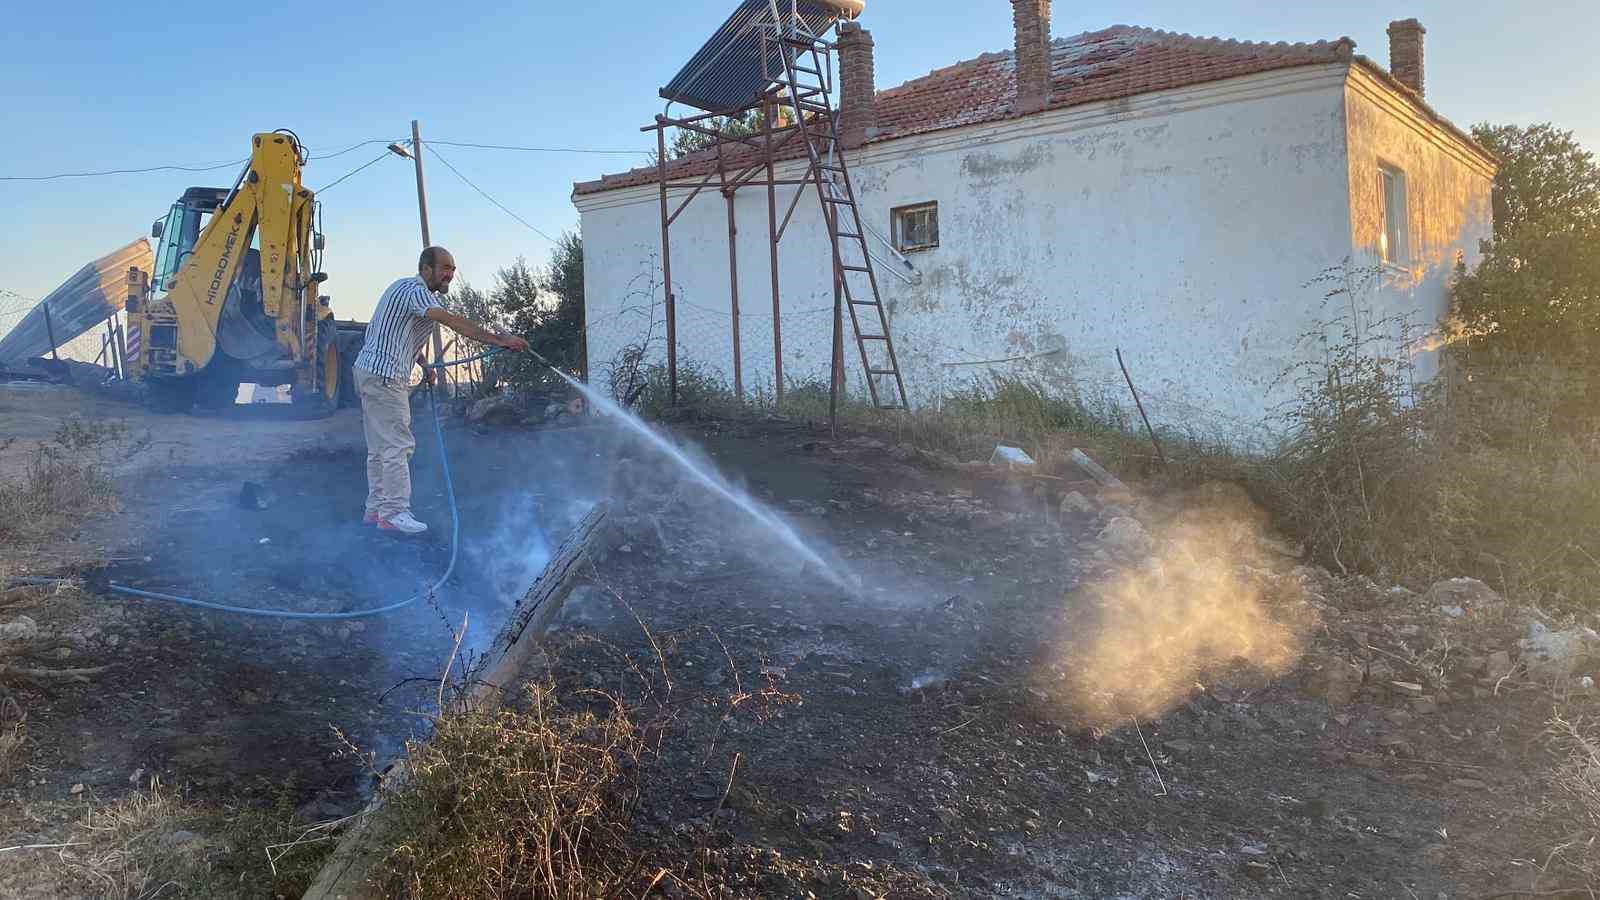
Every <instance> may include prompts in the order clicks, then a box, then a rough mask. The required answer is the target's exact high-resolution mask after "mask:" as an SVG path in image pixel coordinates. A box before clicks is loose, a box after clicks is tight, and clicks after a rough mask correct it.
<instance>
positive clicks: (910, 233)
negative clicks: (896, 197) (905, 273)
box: [889, 203, 939, 253]
mask: <svg viewBox="0 0 1600 900" xmlns="http://www.w3.org/2000/svg"><path fill="white" fill-rule="evenodd" d="M889 217H890V220H891V221H890V224H891V225H892V228H893V231H894V246H895V249H897V250H899V251H900V252H902V253H905V252H907V251H910V250H926V249H928V248H929V247H937V246H939V204H937V203H919V204H917V205H916V206H902V207H900V208H898V209H895V210H893V211H891V212H890V213H889Z"/></svg>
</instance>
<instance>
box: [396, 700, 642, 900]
mask: <svg viewBox="0 0 1600 900" xmlns="http://www.w3.org/2000/svg"><path fill="white" fill-rule="evenodd" d="M605 702H606V704H607V705H609V707H610V709H609V712H607V713H604V714H600V713H595V712H591V711H582V712H574V711H571V710H567V709H563V708H562V707H561V706H560V705H559V704H558V703H557V701H556V699H555V695H554V693H553V691H552V688H551V687H550V686H548V685H542V684H531V685H529V686H527V688H526V695H525V697H524V702H523V703H522V704H521V706H522V707H523V708H521V709H517V710H509V709H508V710H500V711H496V712H486V711H469V712H464V713H459V714H455V715H449V716H446V717H444V718H441V719H439V720H438V721H437V722H436V723H435V728H434V730H433V733H432V735H431V736H429V738H428V739H427V740H426V741H417V742H413V743H411V744H410V745H409V746H408V748H407V759H406V767H407V772H408V778H407V780H406V783H405V784H404V785H403V786H402V787H400V788H398V789H396V791H395V793H394V794H392V795H391V796H388V797H386V798H385V802H384V828H385V833H386V834H389V835H391V838H390V840H391V843H392V847H393V849H392V850H391V851H390V852H389V854H388V856H387V858H386V859H385V860H384V861H383V863H382V865H381V866H380V869H379V872H378V875H377V877H378V878H379V880H380V882H381V884H382V885H383V888H384V894H385V896H399V897H415V898H494V897H535V896H536V897H557V898H559V897H572V898H578V897H599V896H613V895H616V894H618V893H621V892H623V890H624V888H625V886H626V885H628V884H629V883H630V882H631V881H633V880H635V879H636V877H637V859H636V857H635V856H634V855H632V854H631V853H630V852H628V850H627V849H626V841H625V838H626V837H627V834H628V831H629V829H630V823H631V818H632V811H633V805H634V803H635V802H636V800H637V796H638V794H637V785H636V783H635V781H634V775H635V773H637V772H638V771H639V757H640V754H641V752H642V751H643V749H644V748H643V744H642V742H641V741H640V739H639V736H638V733H637V731H636V730H635V728H634V726H633V725H632V724H631V723H630V721H629V720H628V718H627V716H626V715H624V713H623V711H622V709H621V707H620V706H618V705H616V704H615V703H610V702H609V701H605Z"/></svg>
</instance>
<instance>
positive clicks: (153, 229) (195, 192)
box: [150, 187, 229, 299]
mask: <svg viewBox="0 0 1600 900" xmlns="http://www.w3.org/2000/svg"><path fill="white" fill-rule="evenodd" d="M228 193H229V192H228V189H227V188H205V187H192V188H189V189H188V190H186V191H184V192H183V196H181V197H179V198H178V200H177V202H176V203H174V204H172V209H170V210H168V211H167V214H166V215H165V216H162V217H161V218H159V219H157V220H155V222H154V223H152V224H151V226H150V236H151V237H153V238H157V239H159V240H160V244H159V245H157V249H156V259H155V273H154V275H153V277H152V278H151V279H150V294H151V296H152V297H153V298H155V299H160V298H162V297H165V296H166V295H167V291H168V290H169V289H170V287H171V278H172V276H174V275H176V274H178V269H179V268H181V267H182V266H183V263H184V261H185V260H186V259H187V258H188V256H189V254H190V253H191V252H193V250H194V245H195V242H196V241H198V240H199V239H200V232H201V231H203V230H205V223H206V219H208V218H210V216H211V214H212V213H214V212H216V211H217V208H218V207H220V206H221V205H222V204H223V202H224V201H226V200H227V198H228Z"/></svg>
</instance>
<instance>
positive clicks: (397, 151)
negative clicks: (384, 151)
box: [389, 144, 411, 159]
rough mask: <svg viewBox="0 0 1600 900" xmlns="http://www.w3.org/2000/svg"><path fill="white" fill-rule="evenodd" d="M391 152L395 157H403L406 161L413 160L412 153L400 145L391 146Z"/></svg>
mask: <svg viewBox="0 0 1600 900" xmlns="http://www.w3.org/2000/svg"><path fill="white" fill-rule="evenodd" d="M389 152H390V153H393V154H394V155H395V156H399V157H403V158H405V159H410V158H411V151H410V150H407V149H406V148H404V147H402V146H400V145H399V144H390V145H389Z"/></svg>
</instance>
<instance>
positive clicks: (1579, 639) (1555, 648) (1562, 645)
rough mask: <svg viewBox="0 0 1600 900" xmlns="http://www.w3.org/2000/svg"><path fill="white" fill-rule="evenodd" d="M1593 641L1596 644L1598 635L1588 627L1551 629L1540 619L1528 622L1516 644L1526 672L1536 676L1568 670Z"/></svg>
mask: <svg viewBox="0 0 1600 900" xmlns="http://www.w3.org/2000/svg"><path fill="white" fill-rule="evenodd" d="M1596 644H1600V634H1596V633H1595V631H1594V629H1592V628H1586V627H1583V626H1579V627H1576V628H1569V629H1567V630H1566V631H1551V630H1550V629H1549V628H1547V627H1546V626H1545V624H1544V623H1543V622H1530V623H1528V636H1527V637H1526V638H1524V639H1523V640H1522V641H1521V642H1520V644H1519V646H1521V647H1522V664H1523V665H1525V666H1527V667H1528V674H1530V675H1533V676H1536V677H1538V676H1547V675H1567V674H1569V673H1571V672H1572V670H1573V669H1574V668H1575V667H1576V666H1577V665H1578V663H1579V662H1580V661H1582V660H1583V659H1584V658H1585V657H1586V656H1588V655H1589V653H1590V652H1591V651H1593V650H1594V649H1595V646H1596Z"/></svg>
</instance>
